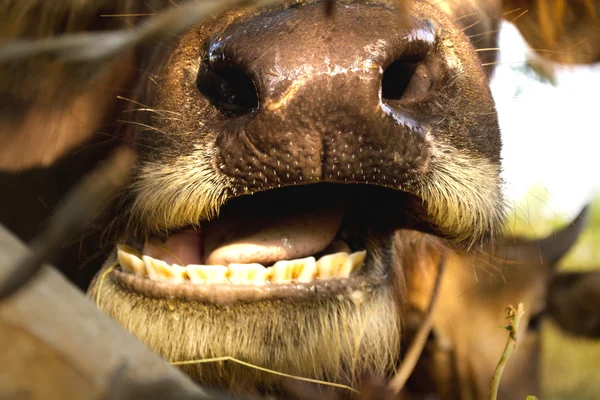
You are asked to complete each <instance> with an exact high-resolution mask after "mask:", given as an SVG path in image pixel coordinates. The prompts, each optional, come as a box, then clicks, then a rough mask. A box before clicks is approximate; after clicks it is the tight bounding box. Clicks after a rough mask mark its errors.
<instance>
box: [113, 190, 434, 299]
mask: <svg viewBox="0 0 600 400" xmlns="http://www.w3.org/2000/svg"><path fill="white" fill-rule="evenodd" d="M420 203H421V202H420V200H418V199H416V198H415V197H414V196H411V195H408V194H406V193H404V192H399V191H394V190H391V189H384V188H380V187H374V186H368V185H340V184H312V185H305V186H295V187H286V188H280V189H273V190H268V191H265V192H260V193H256V194H253V195H246V196H243V197H239V198H236V199H232V200H230V201H229V202H227V203H226V204H225V206H224V207H223V208H222V209H221V212H220V214H219V216H218V217H217V218H215V219H213V220H211V221H200V222H199V224H198V226H195V227H192V226H187V227H180V228H177V229H172V230H170V231H168V232H167V233H165V234H163V235H156V236H153V237H150V238H149V239H147V240H145V241H144V242H143V243H141V242H140V243H136V241H135V240H130V241H129V242H127V243H122V244H120V245H119V246H118V250H117V258H118V264H119V268H118V269H117V270H116V271H114V275H115V277H116V278H117V281H118V282H121V283H122V284H124V285H126V286H127V287H128V288H129V289H131V290H134V291H138V292H141V293H143V294H145V295H149V296H155V297H179V298H188V299H195V300H204V301H211V302H217V303H228V302H231V301H237V300H246V301H256V300H261V299H268V298H306V297H307V296H312V295H316V294H318V295H322V296H323V295H340V294H343V293H352V292H354V291H356V290H359V289H361V290H364V289H367V288H369V287H371V288H372V287H375V286H378V285H381V284H383V283H384V282H386V278H387V276H388V273H389V265H390V262H389V257H390V254H389V253H390V249H391V243H392V236H393V234H394V232H395V230H397V229H398V228H402V227H404V228H418V225H419V223H423V221H424V220H423V218H422V217H421V216H422V214H423V212H422V208H421V206H420ZM399 211H400V212H399ZM392 216H394V217H393V218H392Z"/></svg>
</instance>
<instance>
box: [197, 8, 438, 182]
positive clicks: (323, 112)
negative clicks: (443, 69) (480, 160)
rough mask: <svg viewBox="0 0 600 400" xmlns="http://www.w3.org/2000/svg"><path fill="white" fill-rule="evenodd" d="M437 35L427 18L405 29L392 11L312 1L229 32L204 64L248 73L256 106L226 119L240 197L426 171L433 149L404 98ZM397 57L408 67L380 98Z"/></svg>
mask: <svg viewBox="0 0 600 400" xmlns="http://www.w3.org/2000/svg"><path fill="white" fill-rule="evenodd" d="M434 38H435V34H434V31H433V27H432V25H431V24H430V23H429V22H428V21H426V20H422V21H419V20H415V21H414V24H413V25H412V26H406V25H403V24H401V23H400V20H399V16H398V14H397V12H395V11H394V10H391V9H387V8H385V7H382V6H368V5H362V4H350V5H344V6H340V7H339V9H338V10H336V14H335V18H334V19H329V18H327V17H326V16H325V15H324V12H323V6H322V5H321V4H314V5H307V6H304V7H301V8H298V9H294V8H291V9H287V10H284V11H278V12H276V13H272V14H263V15H259V16H256V17H254V18H252V19H250V20H246V21H244V22H241V23H238V24H234V25H231V26H229V27H228V28H227V29H226V30H225V31H223V32H222V33H221V34H219V35H218V36H215V37H213V38H212V40H211V41H210V44H209V46H208V57H207V59H206V60H205V63H208V66H206V68H209V69H210V68H213V69H215V70H218V69H219V68H221V69H228V70H232V69H233V70H236V71H237V73H238V74H239V73H244V74H246V75H248V77H249V78H250V80H251V81H252V82H253V83H254V88H255V89H254V90H255V91H256V104H255V105H254V106H252V105H251V104H250V105H249V106H247V107H246V108H247V109H246V112H245V113H244V112H242V113H241V115H236V116H232V117H231V119H230V120H229V121H224V123H229V124H230V129H229V130H228V132H227V133H225V134H222V135H220V137H218V138H217V148H218V149H220V151H219V155H218V158H219V161H218V162H219V164H220V165H222V168H221V170H222V172H224V173H226V174H227V175H229V176H232V177H234V178H236V179H235V180H236V182H240V183H241V184H240V185H239V186H240V187H238V190H239V192H242V193H243V192H247V191H254V190H257V189H259V188H262V189H265V188H266V187H272V186H277V185H284V184H296V183H308V182H316V181H320V180H327V181H338V182H361V183H377V184H383V185H390V186H397V183H398V182H397V180H398V179H403V180H408V179H409V178H410V175H411V174H412V173H413V172H414V171H417V170H420V169H423V168H426V165H427V160H428V151H427V144H426V139H425V129H424V126H423V124H422V123H421V122H420V121H418V120H417V119H415V115H411V113H410V112H409V111H406V110H404V109H403V102H406V100H402V97H403V96H404V97H406V96H405V95H406V94H407V93H408V94H410V91H411V89H410V85H409V84H408V83H409V81H410V80H411V77H412V75H413V74H414V73H415V70H414V68H415V67H416V65H418V62H419V61H422V60H424V59H425V57H426V56H427V55H428V53H429V52H430V51H431V50H432V47H433V44H434ZM397 60H400V62H401V63H404V64H405V65H404V67H402V65H401V66H400V67H399V68H396V70H394V71H393V72H394V73H396V74H399V75H401V76H397V77H392V79H388V80H386V81H385V84H386V85H387V86H388V87H387V88H386V89H387V90H384V93H383V94H384V96H383V97H382V78H383V75H384V71H386V69H387V68H388V67H389V66H390V65H392V64H393V63H394V62H395V61H397ZM419 71H421V70H417V72H418V73H425V74H427V73H429V72H427V70H425V71H421V72H419ZM237 86H238V87H239V86H240V85H239V84H238V85H237ZM413 86H414V85H413ZM248 88H249V89H250V90H252V86H246V90H248ZM387 92H389V94H388V93H387ZM404 92H407V93H404ZM417 92H419V89H418V88H417ZM237 95H238V98H243V97H244V96H245V97H246V98H249V97H251V95H250V94H248V93H238V94H237ZM385 97H390V98H389V99H386V98H385ZM247 104H248V103H247ZM242 111H243V110H242ZM413 114H414V113H413ZM242 186H243V187H242ZM238 194H239V193H238Z"/></svg>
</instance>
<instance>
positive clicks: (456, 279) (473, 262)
mask: <svg viewBox="0 0 600 400" xmlns="http://www.w3.org/2000/svg"><path fill="white" fill-rule="evenodd" d="M588 207H589V206H588ZM588 214H589V209H588V208H587V207H586V208H584V209H583V210H582V212H581V213H580V214H579V215H578V216H577V217H575V219H574V220H573V221H572V222H570V223H568V224H567V225H566V226H565V227H564V228H563V229H561V230H558V231H556V232H553V233H552V234H550V235H548V236H546V237H543V238H538V239H527V238H523V237H518V236H517V237H515V236H512V235H506V236H504V237H502V238H501V239H499V240H498V241H497V244H496V246H497V247H496V249H495V251H494V252H493V253H487V254H477V253H464V252H463V253H454V254H452V255H451V257H450V259H449V260H448V263H447V266H446V268H447V271H446V273H445V275H444V278H443V279H444V280H443V282H442V284H441V290H440V300H439V304H438V306H437V309H436V310H435V314H434V319H433V321H434V322H433V328H432V331H431V333H430V336H429V339H428V342H427V344H426V346H425V348H424V351H423V353H422V355H421V358H420V360H419V363H418V364H417V366H416V368H415V370H414V372H413V374H412V376H411V378H410V379H409V381H408V383H407V387H406V390H405V393H404V394H405V397H406V398H407V399H418V398H434V397H435V396H437V398H440V399H481V398H487V396H488V393H489V390H490V381H491V377H492V375H493V373H494V370H495V368H496V365H497V364H498V361H499V359H500V355H501V354H502V351H503V349H504V346H505V344H506V336H507V332H506V330H505V329H502V326H503V323H504V318H503V313H504V309H505V307H506V306H508V305H516V304H517V303H518V302H523V303H524V305H525V308H526V313H525V315H524V316H523V318H522V320H521V323H520V325H519V328H520V329H519V331H518V332H517V336H518V340H517V349H516V351H515V352H514V354H513V355H512V358H511V359H510V362H509V363H508V364H507V366H506V371H505V373H504V374H503V377H502V382H501V385H500V389H499V394H498V396H499V398H515V399H519V398H521V399H524V398H526V397H527V396H528V395H540V394H541V393H542V392H541V391H542V389H543V388H542V387H541V384H540V380H541V367H540V363H541V354H542V353H541V332H540V328H541V324H542V321H543V320H544V319H550V320H553V321H554V322H558V324H559V326H561V328H562V329H563V330H564V331H565V332H568V333H569V334H575V335H579V336H584V337H588V338H598V333H597V329H598V313H599V311H598V307H597V304H598V303H594V302H593V298H594V296H596V297H597V291H594V290H590V289H588V290H585V289H582V288H581V287H579V286H580V285H581V284H582V283H583V282H586V283H589V284H591V285H589V286H590V288H592V287H593V285H594V281H595V279H597V278H595V276H597V275H598V273H597V272H588V273H571V272H561V271H560V270H559V269H558V263H559V262H560V260H561V259H562V258H563V257H564V256H565V255H566V254H567V253H568V251H569V250H570V249H571V248H572V247H573V246H574V245H575V243H576V242H577V239H578V238H579V236H580V234H581V232H582V231H583V230H584V229H585V227H586V224H587V219H588V218H587V215H588ZM573 274H576V275H577V276H578V278H577V279H572V278H571V276H572V275H573ZM432 275H434V274H433V273H432V271H431V270H427V269H425V268H424V269H423V270H422V272H421V274H420V276H418V277H415V279H417V280H419V281H420V282H419V284H420V287H421V288H423V290H419V291H414V292H413V293H411V294H410V295H409V296H412V300H411V310H412V311H411V313H410V314H414V315H413V316H412V318H410V319H409V321H413V322H412V325H413V326H412V327H411V324H409V325H408V328H407V331H408V334H407V337H406V338H405V341H406V342H410V341H411V340H412V337H413V336H414V332H415V331H416V330H417V326H418V325H419V321H420V319H421V318H422V317H421V316H422V315H423V314H424V313H425V307H426V306H427V300H428V298H429V297H430V294H429V292H430V290H431V287H432V286H433V285H432V279H431V276H432ZM569 280H571V281H574V282H575V283H567V281H569ZM424 282H425V284H424ZM583 296H585V297H583ZM578 310H582V311H579V312H578ZM567 315H568V316H569V317H566V316H567ZM415 321H416V322H415ZM504 325H505V323H504ZM594 329H595V330H596V331H595V332H596V333H594ZM428 396H429V397H428ZM432 396H433V397H432Z"/></svg>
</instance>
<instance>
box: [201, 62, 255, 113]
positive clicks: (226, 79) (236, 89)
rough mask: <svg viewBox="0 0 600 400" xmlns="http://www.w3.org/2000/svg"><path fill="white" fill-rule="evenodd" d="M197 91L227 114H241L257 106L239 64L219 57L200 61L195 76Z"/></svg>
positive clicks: (248, 80)
mask: <svg viewBox="0 0 600 400" xmlns="http://www.w3.org/2000/svg"><path fill="white" fill-rule="evenodd" d="M196 86H197V87H198V90H200V92H201V93H202V94H203V95H204V97H206V98H207V99H208V100H209V101H210V102H211V103H212V104H213V105H214V106H215V107H217V108H218V109H219V110H220V111H221V112H222V113H223V114H224V115H226V116H228V117H240V116H242V115H246V114H250V113H251V112H253V111H255V110H256V109H258V94H257V91H256V87H255V85H254V82H253V81H252V78H250V76H248V74H247V73H246V72H245V71H244V70H243V69H242V68H241V67H239V66H236V65H233V64H229V63H226V62H225V61H223V60H221V61H218V62H215V63H211V62H210V61H209V59H208V58H205V59H203V60H202V63H201V64H200V68H199V69H198V76H197V78H196Z"/></svg>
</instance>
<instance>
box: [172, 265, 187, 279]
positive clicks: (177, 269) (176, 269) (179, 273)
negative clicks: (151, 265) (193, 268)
mask: <svg viewBox="0 0 600 400" xmlns="http://www.w3.org/2000/svg"><path fill="white" fill-rule="evenodd" d="M171 273H172V275H171V278H170V279H169V281H170V282H172V283H182V282H185V281H187V280H188V274H187V268H186V267H182V266H181V265H177V264H173V265H171Z"/></svg>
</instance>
